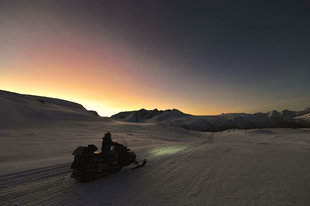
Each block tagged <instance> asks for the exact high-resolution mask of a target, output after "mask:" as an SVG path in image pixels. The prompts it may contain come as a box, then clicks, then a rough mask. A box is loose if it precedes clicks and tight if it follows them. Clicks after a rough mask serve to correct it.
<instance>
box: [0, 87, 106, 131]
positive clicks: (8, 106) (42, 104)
mask: <svg viewBox="0 0 310 206" xmlns="http://www.w3.org/2000/svg"><path fill="white" fill-rule="evenodd" d="M0 114H1V118H0V127H5V128H8V127H16V126H29V125H36V124H41V123H51V122H56V121H60V120H66V121H67V120H72V121H75V120H95V119H100V117H99V116H98V114H97V113H96V112H94V111H87V110H86V109H85V108H84V107H83V106H82V105H80V104H77V103H74V102H70V101H66V100H61V99H55V98H49V97H40V96H33V95H23V94H18V93H13V92H8V91H3V90H0Z"/></svg>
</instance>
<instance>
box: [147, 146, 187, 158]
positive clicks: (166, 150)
mask: <svg viewBox="0 0 310 206" xmlns="http://www.w3.org/2000/svg"><path fill="white" fill-rule="evenodd" d="M186 148H187V147H186V146H168V147H160V148H156V149H153V150H151V154H152V155H154V156H166V155H172V154H175V153H178V152H180V151H182V150H185V149H186Z"/></svg>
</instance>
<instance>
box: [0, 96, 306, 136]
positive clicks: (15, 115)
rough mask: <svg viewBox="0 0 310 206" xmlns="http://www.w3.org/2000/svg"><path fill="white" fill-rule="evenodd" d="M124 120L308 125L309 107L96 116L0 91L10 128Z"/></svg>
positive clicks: (205, 125) (1, 112)
mask: <svg viewBox="0 0 310 206" xmlns="http://www.w3.org/2000/svg"><path fill="white" fill-rule="evenodd" d="M90 120H91V121H93V120H96V121H102V120H105V121H111V120H117V121H126V122H136V123H155V124H163V125H170V126H176V127H182V128H185V129H189V130H198V131H222V130H226V129H254V128H284V127H289V128H298V127H310V108H306V109H304V110H302V111H290V110H283V111H281V112H278V111H271V112H266V113H255V114H246V113H230V114H221V115H205V116H195V115H190V114H185V113H183V112H181V111H179V110H177V109H171V110H157V109H154V110H145V109H141V110H138V111H129V112H120V113H118V114H115V115H113V116H112V117H111V118H104V117H100V116H99V115H98V114H97V112H95V111H88V110H86V109H85V108H84V107H83V106H82V105H80V104H77V103H74V102H70V101H66V100H61V99H55V98H49V97H40V96H34V95H23V94H17V93H13V92H8V91H2V90H0V128H10V127H11V128H12V127H13V128H14V127H20V126H33V125H39V124H46V123H47V124H49V123H56V124H57V123H59V122H61V121H90Z"/></svg>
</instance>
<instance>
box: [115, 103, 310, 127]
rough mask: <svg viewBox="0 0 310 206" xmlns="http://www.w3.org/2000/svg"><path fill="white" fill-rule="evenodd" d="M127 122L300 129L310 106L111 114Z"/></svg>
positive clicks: (307, 119) (306, 123) (305, 123)
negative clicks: (218, 112) (200, 112)
mask: <svg viewBox="0 0 310 206" xmlns="http://www.w3.org/2000/svg"><path fill="white" fill-rule="evenodd" d="M111 118H112V119H114V120H118V121H126V122H139V123H143V122H148V123H151V122H153V123H159V124H168V125H172V126H177V127H182V128H185V129H190V130H198V131H222V130H226V129H254V128H283V127H290V128H298V127H310V108H306V109H304V110H302V111H290V110H283V111H281V112H278V111H271V112H266V113H255V114H246V113H229V114H221V115H205V116H195V115H190V114H185V113H183V112H181V111H179V110H177V109H172V110H164V111H162V110H157V109H154V110H145V109H141V110H138V111H130V112H120V113H118V114H115V115H113V116H112V117H111Z"/></svg>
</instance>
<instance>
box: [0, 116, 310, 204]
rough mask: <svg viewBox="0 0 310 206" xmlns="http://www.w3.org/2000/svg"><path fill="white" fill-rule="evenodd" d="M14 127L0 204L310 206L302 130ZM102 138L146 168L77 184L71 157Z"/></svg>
mask: <svg viewBox="0 0 310 206" xmlns="http://www.w3.org/2000/svg"><path fill="white" fill-rule="evenodd" d="M16 117H17V116H16ZM0 118H4V117H3V116H1V117H0ZM7 118H8V117H7ZM10 122H14V121H10ZM20 124H21V123H20V122H19V124H18V126H14V125H10V127H0V205H85V206H86V205H94V206H96V205H98V206H99V205H122V206H123V205H126V206H130V205H141V206H154V205H219V206H222V205H263V206H265V205H272V206H277V205H279V206H280V205H281V206H282V205H300V206H306V205H310V197H309V191H310V173H309V170H310V130H309V129H302V128H299V129H281V128H278V129H252V130H226V131H222V132H213V133H211V132H199V131H190V130H185V129H182V128H179V127H173V126H169V125H160V124H156V123H129V122H119V121H114V120H110V119H100V120H87V121H85V120H83V118H82V120H80V119H79V120H78V121H74V120H70V121H69V120H66V121H64V120H61V121H60V120H59V119H58V120H57V121H55V122H52V121H49V123H48V124H40V125H37V124H30V123H29V124H27V126H24V127H21V126H20ZM106 131H110V132H111V133H112V135H113V138H114V140H116V141H117V140H119V141H120V142H122V143H124V142H126V143H127V145H128V146H129V147H130V148H131V149H132V150H133V151H135V152H136V153H137V155H138V156H139V157H140V158H146V159H147V160H148V162H147V164H146V166H144V167H142V168H140V169H138V170H131V169H130V168H131V166H128V167H127V168H124V169H123V170H121V171H120V172H119V173H117V174H113V175H110V176H106V177H103V178H101V179H97V180H94V181H91V182H88V183H79V182H76V181H75V180H74V179H72V178H71V177H70V174H71V169H70V165H71V162H72V160H73V156H72V155H71V153H72V151H73V150H74V149H75V148H76V147H78V146H87V145H88V144H95V145H97V146H98V147H99V146H100V145H101V137H102V136H103V135H104V133H105V132H106Z"/></svg>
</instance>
